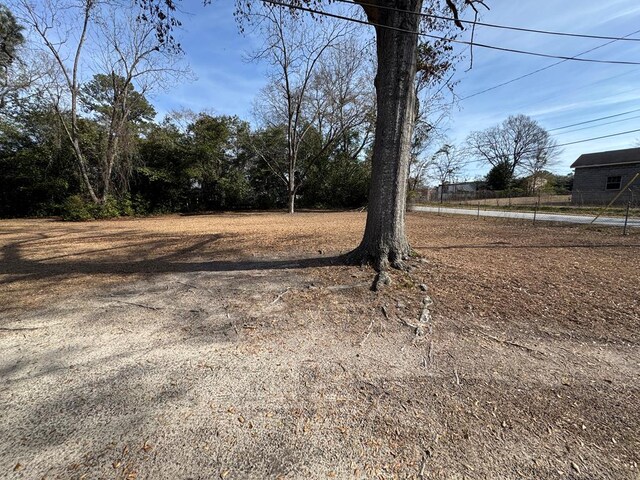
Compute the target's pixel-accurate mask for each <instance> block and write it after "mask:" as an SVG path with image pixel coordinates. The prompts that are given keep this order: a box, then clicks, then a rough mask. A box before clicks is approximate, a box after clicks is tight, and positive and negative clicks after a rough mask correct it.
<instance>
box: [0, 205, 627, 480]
mask: <svg viewBox="0 0 640 480" xmlns="http://www.w3.org/2000/svg"><path fill="white" fill-rule="evenodd" d="M364 220H365V216H364V214H362V213H301V214H296V215H295V216H292V217H291V216H288V215H285V214H272V213H265V214H224V215H222V214H221V215H208V216H194V217H180V216H169V217H159V218H150V219H136V220H118V221H109V222H90V223H82V224H65V223H60V222H56V221H51V220H20V221H3V222H0V248H1V253H2V258H1V260H0V351H1V352H2V353H1V355H0V376H1V380H2V382H1V383H0V477H3V478H4V477H7V478H43V477H46V478H256V479H258V478H434V479H451V478H461V479H462V478H470V479H474V478H477V479H483V478H496V479H511V478H513V479H516V478H532V479H539V478H550V479H551V478H574V479H627V478H628V479H637V478H638V461H639V458H638V456H639V455H638V452H639V451H640V427H639V425H640V413H639V409H638V400H637V399H638V398H639V393H640V392H639V390H640V368H639V367H640V352H639V350H638V344H639V341H640V333H639V332H640V331H639V329H638V327H639V326H640V305H639V298H640V286H639V284H638V272H639V271H640V255H639V254H640V236H639V235H638V234H634V235H631V236H628V237H622V236H620V235H619V232H618V231H617V230H613V229H591V228H587V227H581V226H575V227H568V226H543V225H536V226H535V227H534V226H531V225H528V224H525V223H522V222H516V221H514V222H511V223H507V222H505V221H503V220H475V219H463V218H458V217H455V218H454V217H438V216H435V215H428V214H409V216H408V226H409V234H410V237H411V242H412V245H413V246H414V248H415V249H416V250H417V252H418V253H419V254H420V255H421V256H420V257H416V258H415V259H414V260H413V261H412V262H411V267H410V270H409V271H408V272H394V273H392V278H393V283H392V285H391V286H390V287H389V288H387V289H385V290H383V291H382V292H377V293H374V292H371V291H370V290H369V285H370V284H371V281H372V279H373V275H372V271H371V270H369V269H366V268H356V267H345V266H342V265H340V264H339V263H338V261H337V256H338V255H339V254H341V253H344V252H346V251H347V250H349V249H350V248H353V247H354V246H355V245H356V244H357V243H358V241H359V239H360V235H361V232H362V230H363V227H364ZM421 285H425V286H426V287H427V291H426V292H425V291H423V289H422V288H421ZM426 296H429V297H430V298H431V299H433V305H430V306H429V307H428V313H429V315H427V316H424V315H422V314H423V313H424V305H425V303H424V299H425V297H426ZM421 315H422V317H421ZM421 318H422V320H423V321H424V323H420V320H421ZM425 319H426V320H425ZM416 327H418V328H416ZM416 333H419V335H417V334H416Z"/></svg>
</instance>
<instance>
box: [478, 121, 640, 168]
mask: <svg viewBox="0 0 640 480" xmlns="http://www.w3.org/2000/svg"><path fill="white" fill-rule="evenodd" d="M637 132H640V128H638V129H635V130H628V131H626V132H618V133H611V134H609V135H602V136H600V137H591V138H584V139H582V140H576V141H574V142H566V143H558V144H555V145H550V146H548V147H543V148H540V149H537V148H536V149H531V150H523V151H522V152H521V154H526V153H539V152H540V151H546V150H551V149H553V148H559V147H567V146H569V145H576V144H579V143H587V142H592V141H594V140H601V139H603V138H611V137H619V136H621V135H628V134H630V133H637ZM499 159H500V157H491V158H487V157H485V158H478V159H476V160H472V163H483V162H487V161H489V162H490V161H491V160H499Z"/></svg>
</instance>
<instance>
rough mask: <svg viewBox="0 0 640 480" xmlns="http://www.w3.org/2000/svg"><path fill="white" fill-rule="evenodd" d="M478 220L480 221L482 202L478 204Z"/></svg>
mask: <svg viewBox="0 0 640 480" xmlns="http://www.w3.org/2000/svg"><path fill="white" fill-rule="evenodd" d="M477 218H478V220H479V219H480V202H478V217H477Z"/></svg>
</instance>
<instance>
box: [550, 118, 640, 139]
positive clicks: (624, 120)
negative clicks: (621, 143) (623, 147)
mask: <svg viewBox="0 0 640 480" xmlns="http://www.w3.org/2000/svg"><path fill="white" fill-rule="evenodd" d="M636 118H640V115H635V116H633V117H629V118H623V119H622V120H613V121H612V122H605V123H599V124H598V125H589V126H587V127H580V128H574V129H573V130H567V131H565V132H558V133H556V135H565V134H567V133H573V132H579V131H581V130H588V129H590V128H598V127H604V126H605V125H612V124H614V123H620V122H628V121H629V120H635V119H636Z"/></svg>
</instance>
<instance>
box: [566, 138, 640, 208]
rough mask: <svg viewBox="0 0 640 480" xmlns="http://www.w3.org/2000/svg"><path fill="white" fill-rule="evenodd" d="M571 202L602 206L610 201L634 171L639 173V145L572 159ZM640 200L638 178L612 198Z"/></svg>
mask: <svg viewBox="0 0 640 480" xmlns="http://www.w3.org/2000/svg"><path fill="white" fill-rule="evenodd" d="M571 168H575V170H576V173H575V175H574V178H573V191H572V194H571V202H572V203H575V204H578V205H604V204H608V203H609V202H611V201H612V200H613V199H614V198H615V197H616V195H618V194H620V192H621V191H622V190H623V189H624V187H625V186H626V185H627V183H629V182H630V181H631V180H632V179H633V178H634V176H635V175H636V174H638V173H640V148H627V149H625V150H611V151H609V152H598V153H586V154H584V155H580V156H579V157H578V159H577V160H576V161H575V162H573V164H572V165H571ZM628 201H631V202H632V203H633V204H634V205H635V204H639V203H640V177H638V178H637V179H636V181H635V182H633V184H632V185H631V186H630V187H629V188H628V189H627V190H625V191H624V192H622V193H621V194H620V196H619V197H618V198H617V200H616V201H615V203H616V204H624V203H627V202H628Z"/></svg>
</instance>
